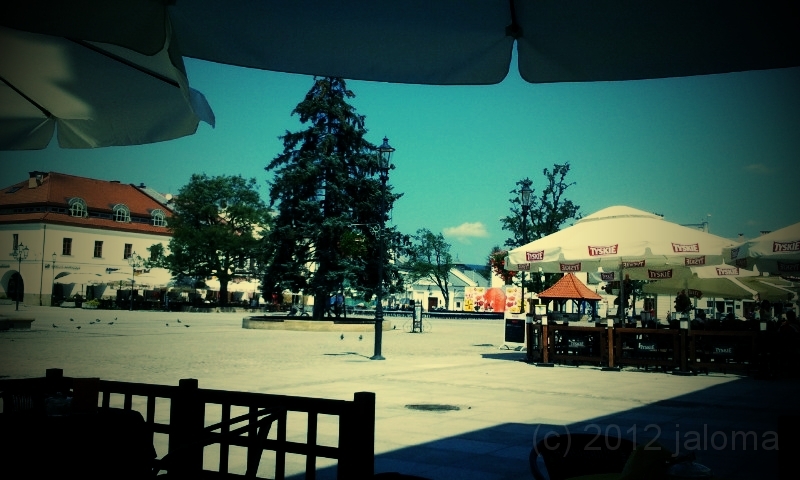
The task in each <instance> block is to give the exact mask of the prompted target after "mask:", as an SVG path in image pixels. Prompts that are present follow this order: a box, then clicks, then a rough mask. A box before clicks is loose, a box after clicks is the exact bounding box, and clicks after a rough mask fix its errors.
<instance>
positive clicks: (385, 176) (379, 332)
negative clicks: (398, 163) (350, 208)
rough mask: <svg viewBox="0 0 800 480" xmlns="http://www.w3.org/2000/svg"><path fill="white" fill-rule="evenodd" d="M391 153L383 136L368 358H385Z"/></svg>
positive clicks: (379, 160) (379, 164)
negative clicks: (386, 221) (385, 267)
mask: <svg viewBox="0 0 800 480" xmlns="http://www.w3.org/2000/svg"><path fill="white" fill-rule="evenodd" d="M392 153H394V148H392V147H391V146H390V145H389V139H388V138H386V137H383V144H382V145H381V146H380V147H378V171H379V174H380V179H381V207H380V211H379V212H378V215H379V220H378V226H379V229H378V242H379V243H378V288H377V289H376V291H375V354H374V355H372V357H370V360H385V359H384V357H383V356H382V355H381V342H382V340H383V339H382V336H383V303H382V302H383V259H384V254H385V253H384V251H385V250H386V243H385V239H384V236H385V235H384V221H383V217H384V216H385V215H386V182H387V181H388V180H389V168H391V159H392Z"/></svg>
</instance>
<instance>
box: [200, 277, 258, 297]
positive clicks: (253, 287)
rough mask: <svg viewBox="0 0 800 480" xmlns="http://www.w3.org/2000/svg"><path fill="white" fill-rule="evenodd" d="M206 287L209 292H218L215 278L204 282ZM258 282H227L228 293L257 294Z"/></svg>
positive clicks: (217, 282) (217, 283) (217, 281)
mask: <svg viewBox="0 0 800 480" xmlns="http://www.w3.org/2000/svg"><path fill="white" fill-rule="evenodd" d="M205 283H206V286H207V287H208V288H209V290H214V291H219V289H220V284H219V280H217V279H216V278H214V279H211V280H206V282H205ZM259 285H260V282H259V281H258V280H251V281H238V282H237V281H235V280H231V281H229V282H228V293H236V292H239V293H252V292H257V291H258V289H259Z"/></svg>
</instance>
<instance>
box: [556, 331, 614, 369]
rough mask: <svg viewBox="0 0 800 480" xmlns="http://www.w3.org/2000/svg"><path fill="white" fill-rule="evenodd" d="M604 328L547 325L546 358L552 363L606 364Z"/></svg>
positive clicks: (606, 350) (606, 352) (605, 333)
mask: <svg viewBox="0 0 800 480" xmlns="http://www.w3.org/2000/svg"><path fill="white" fill-rule="evenodd" d="M606 335H607V332H606V330H605V329H604V328H598V327H583V326H580V327H579V326H572V325H548V329H547V337H548V338H547V348H548V349H549V350H548V358H549V359H550V361H551V362H554V363H572V364H579V363H587V364H592V365H602V364H603V363H604V362H607V356H608V342H607V341H606V338H607V337H606Z"/></svg>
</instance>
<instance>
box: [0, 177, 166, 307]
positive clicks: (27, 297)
mask: <svg viewBox="0 0 800 480" xmlns="http://www.w3.org/2000/svg"><path fill="white" fill-rule="evenodd" d="M171 216H172V212H171V210H170V209H169V206H168V199H166V198H164V197H161V196H160V195H158V194H156V193H155V192H153V191H152V190H149V189H147V187H145V186H144V185H138V186H136V185H132V184H123V183H120V182H117V181H105V180H95V179H90V178H85V177H77V176H71V175H65V174H60V173H53V172H38V171H37V172H30V176H29V178H28V179H27V180H24V181H21V182H18V183H16V184H14V185H11V186H8V187H4V188H3V189H2V196H0V298H6V299H11V300H12V301H16V300H19V301H20V302H22V303H25V304H29V305H45V306H47V305H51V304H52V300H53V292H54V290H59V289H58V288H54V286H55V283H56V280H57V279H58V278H59V277H63V276H64V275H66V274H68V273H78V272H80V273H92V274H106V273H108V272H113V271H119V272H124V273H128V274H133V271H132V270H133V267H131V265H130V264H129V261H128V259H129V258H130V257H131V256H133V255H134V254H138V255H139V256H141V257H143V258H144V259H147V258H149V257H150V251H149V249H150V247H152V246H153V245H154V244H161V245H162V246H163V247H164V251H165V252H166V251H167V245H168V243H169V240H170V233H169V230H168V229H167V224H168V221H169V218H170V217H171ZM140 268H141V267H140ZM137 273H138V272H137ZM66 287H67V288H65V289H64V290H63V294H64V296H71V295H74V294H76V293H81V291H83V286H78V287H77V288H76V285H70V286H66ZM128 288H130V286H128ZM76 290H79V291H76ZM106 295H107V294H106Z"/></svg>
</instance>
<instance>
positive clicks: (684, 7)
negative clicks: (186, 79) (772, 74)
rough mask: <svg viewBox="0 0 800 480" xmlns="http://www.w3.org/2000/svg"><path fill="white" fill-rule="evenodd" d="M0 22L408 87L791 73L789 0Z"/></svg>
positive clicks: (474, 4)
mask: <svg viewBox="0 0 800 480" xmlns="http://www.w3.org/2000/svg"><path fill="white" fill-rule="evenodd" d="M3 13H4V15H3V17H2V18H0V22H2V23H3V24H5V25H8V26H11V27H14V28H19V29H23V30H30V31H35V32H43V33H49V34H56V35H60V36H65V37H68V38H78V39H84V40H91V41H99V42H107V43H114V44H117V45H122V46H125V47H126V48H130V49H133V50H137V51H140V52H143V53H153V52H154V51H156V50H158V49H159V48H160V47H161V46H162V45H164V43H165V42H164V36H165V29H164V25H165V24H171V25H172V26H173V27H174V31H175V37H176V40H177V43H178V44H179V45H180V47H181V53H182V54H183V55H185V56H189V57H194V58H198V59H202V60H209V61H213V62H219V63H225V64H230V65H239V66H246V67H253V68H260V69H265V70H273V71H281V72H288V73H300V74H307V75H323V76H338V77H344V78H349V79H357V80H374V81H384V82H396V83H419V84H440V85H446V84H474V85H478V84H493V83H498V82H500V81H502V80H503V79H504V78H505V77H506V75H507V74H508V71H509V68H510V67H511V65H510V62H511V58H512V50H513V49H514V45H515V43H516V51H517V58H518V62H519V66H518V67H519V72H520V74H521V75H522V77H523V78H524V79H525V80H527V81H529V82H532V83H544V82H580V81H612V80H633V79H645V78H663V77H676V76H689V75H702V74H714V73H725V72H734V71H744V70H759V69H767V68H783V67H790V66H797V65H800V51H799V50H798V49H797V48H796V47H794V45H798V44H800V29H797V11H796V8H795V5H794V4H793V3H792V2H760V1H747V0H744V1H736V2H734V3H733V4H731V2H730V1H723V0H706V1H701V2H676V1H674V0H651V1H647V2H640V1H637V0H618V1H615V2H597V1H587V0H562V1H558V2H554V1H547V0H436V1H430V0H404V1H397V0H371V1H368V2H367V1H363V0H339V1H336V2H331V1H327V0H275V1H265V0H236V1H229V2H221V1H219V0H191V1H177V2H174V1H171V2H160V1H142V0H117V1H114V2H104V1H99V0H27V1H25V2H11V4H10V5H8V6H6V7H4V12H3Z"/></svg>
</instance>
